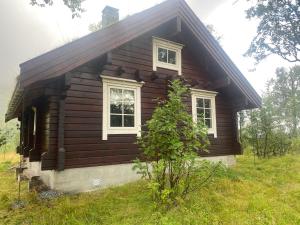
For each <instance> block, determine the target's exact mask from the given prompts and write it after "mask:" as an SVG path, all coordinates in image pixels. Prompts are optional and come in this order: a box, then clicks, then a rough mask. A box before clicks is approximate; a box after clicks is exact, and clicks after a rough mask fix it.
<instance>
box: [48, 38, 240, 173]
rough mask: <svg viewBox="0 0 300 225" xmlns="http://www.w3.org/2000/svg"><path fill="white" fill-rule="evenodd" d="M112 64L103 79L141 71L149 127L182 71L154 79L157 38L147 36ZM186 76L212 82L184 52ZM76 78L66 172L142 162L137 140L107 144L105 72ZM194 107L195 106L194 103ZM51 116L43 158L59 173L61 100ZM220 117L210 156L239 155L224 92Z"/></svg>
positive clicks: (68, 113) (68, 116) (69, 97)
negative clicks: (104, 129)
mask: <svg viewBox="0 0 300 225" xmlns="http://www.w3.org/2000/svg"><path fill="white" fill-rule="evenodd" d="M183 44H184V43H183ZM109 60H110V62H109V63H108V64H106V65H104V67H103V71H102V73H101V74H103V75H109V76H118V75H117V74H116V70H117V68H118V67H120V66H121V67H122V69H123V70H124V73H123V74H122V75H121V77H122V78H130V79H135V75H134V74H135V72H136V70H139V74H140V77H142V79H143V80H144V81H145V85H144V86H143V87H142V91H141V103H142V124H144V123H145V121H147V120H148V119H149V118H150V117H151V114H152V112H153V110H154V109H155V107H156V102H155V101H154V99H156V98H166V94H167V84H168V82H167V77H168V76H170V75H176V74H177V72H176V71H170V70H166V69H160V68H158V71H157V72H156V75H158V76H159V78H157V79H153V75H152V72H153V71H152V38H151V36H144V37H141V38H139V39H136V40H134V41H131V42H129V43H127V44H125V45H123V46H121V47H119V48H117V49H115V50H113V51H112V52H111V54H110V57H109ZM92 70H93V68H91V71H92ZM182 72H183V77H184V78H185V79H187V80H188V81H189V80H190V81H191V80H198V81H202V83H203V84H205V82H207V81H209V79H210V74H208V73H207V72H205V70H204V68H201V67H200V66H199V64H198V63H196V60H194V58H193V56H192V55H191V54H190V51H189V49H187V48H184V49H183V52H182ZM73 74H74V76H72V78H71V80H70V85H69V88H68V90H67V91H66V98H65V122H64V124H65V127H64V128H65V150H66V153H65V168H74V167H86V166H98V165H107V164H117V163H127V162H131V161H132V160H133V159H135V158H136V157H138V156H139V154H140V151H139V149H138V147H137V145H136V144H134V143H135V141H136V135H121V134H120V135H108V140H106V141H102V83H101V79H100V78H99V73H97V72H86V69H83V67H82V68H78V69H77V70H75V71H73ZM200 83H201V82H200ZM203 89H204V88H203ZM188 102H189V103H190V104H191V101H190V100H189V101H188ZM190 108H191V105H190ZM49 112H50V122H49V124H50V127H49V132H50V140H49V141H50V144H49V151H48V153H47V154H46V157H44V159H43V160H44V162H43V165H44V167H43V169H51V168H55V165H56V159H55V157H56V152H57V98H55V97H53V98H52V99H51V101H50V103H49ZM216 116H217V132H218V138H216V139H214V138H213V137H212V136H211V137H210V141H211V146H210V147H209V150H210V152H209V155H227V154H237V153H239V151H240V149H239V147H238V144H237V141H236V127H235V126H236V124H235V120H236V117H235V112H233V109H232V106H231V104H230V99H228V98H227V97H226V95H224V94H222V93H219V94H218V96H217V97H216ZM201 154H203V153H201ZM206 155H207V154H206Z"/></svg>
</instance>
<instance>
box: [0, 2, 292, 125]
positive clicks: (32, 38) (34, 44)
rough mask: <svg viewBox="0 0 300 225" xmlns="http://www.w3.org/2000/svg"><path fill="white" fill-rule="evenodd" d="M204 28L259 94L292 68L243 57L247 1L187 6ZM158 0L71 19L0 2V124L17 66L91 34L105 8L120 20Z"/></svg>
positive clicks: (54, 10) (61, 9)
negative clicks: (282, 71) (277, 75)
mask: <svg viewBox="0 0 300 225" xmlns="http://www.w3.org/2000/svg"><path fill="white" fill-rule="evenodd" d="M186 1H187V3H188V4H189V5H190V7H191V8H192V10H193V11H194V12H195V13H196V14H197V15H198V17H199V18H200V19H201V20H202V21H203V22H204V23H205V24H211V25H213V26H214V28H215V30H216V31H217V33H218V34H219V35H221V36H222V39H221V46H222V47H223V48H224V50H225V51H226V53H227V54H228V55H229V57H230V58H231V59H232V60H233V62H234V63H235V64H236V65H237V67H238V68H239V69H240V70H241V71H242V73H243V74H244V75H245V76H246V78H247V79H248V80H249V82H250V83H251V84H252V85H253V87H254V88H255V89H256V91H257V92H258V93H259V94H262V93H263V90H264V87H265V83H266V81H267V80H268V79H270V78H271V77H273V76H274V74H275V69H276V68H277V67H278V66H285V67H291V66H292V65H291V64H289V63H287V62H285V61H283V60H282V59H280V58H279V57H277V56H271V57H269V58H268V59H267V60H265V61H263V62H261V63H260V64H259V65H257V66H254V61H253V60H252V59H250V58H246V57H243V54H244V53H245V52H246V50H247V48H248V47H249V44H250V42H251V40H252V38H253V37H254V35H255V31H256V26H257V22H256V21H249V20H247V19H246V18H245V10H246V9H247V8H248V4H249V3H248V2H247V1H237V0H210V1H207V0H186ZM160 2H162V0H147V1H146V0H144V1H141V0H130V1H129V0H128V1H125V0H101V1H100V0H86V1H85V2H84V4H83V8H85V10H86V12H85V13H83V14H82V16H81V18H76V19H72V17H71V12H70V10H69V9H68V8H67V7H65V6H64V5H63V4H62V0H55V1H54V5H53V6H52V7H45V8H39V7H36V6H31V5H30V4H29V3H30V0H1V1H0V15H1V16H0V27H1V30H2V31H1V35H0V59H1V60H0V120H1V119H2V117H4V113H5V111H6V107H7V104H8V100H9V98H10V96H11V93H12V91H13V88H14V85H15V80H16V79H15V78H16V76H17V75H18V74H19V64H20V63H22V62H24V61H26V60H29V59H31V58H34V57H36V56H38V55H40V54H42V53H45V52H47V51H49V50H51V49H53V48H56V47H58V46H61V45H63V44H64V43H67V42H70V41H72V40H74V39H76V38H79V37H81V36H84V35H86V34H88V33H89V30H88V26H89V24H92V23H97V22H99V21H100V20H101V11H102V9H103V8H104V7H105V6H106V5H110V6H112V7H116V8H118V9H119V13H120V19H122V18H125V17H126V16H128V15H132V14H134V13H136V12H140V11H142V10H144V9H147V8H149V7H151V6H154V5H156V4H159V3H160Z"/></svg>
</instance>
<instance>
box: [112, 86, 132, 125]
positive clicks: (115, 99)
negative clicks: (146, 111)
mask: <svg viewBox="0 0 300 225" xmlns="http://www.w3.org/2000/svg"><path fill="white" fill-rule="evenodd" d="M134 99H135V93H134V90H127V89H120V88H110V99H109V101H110V127H134V111H135V110H134Z"/></svg>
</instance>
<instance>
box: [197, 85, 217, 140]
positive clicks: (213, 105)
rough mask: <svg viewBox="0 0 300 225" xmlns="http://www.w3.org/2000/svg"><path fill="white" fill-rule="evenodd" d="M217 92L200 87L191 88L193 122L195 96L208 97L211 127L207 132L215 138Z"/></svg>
mask: <svg viewBox="0 0 300 225" xmlns="http://www.w3.org/2000/svg"><path fill="white" fill-rule="evenodd" d="M217 94H218V92H214V91H207V90H201V89H191V95H192V115H193V120H194V122H197V98H204V99H209V100H210V102H211V119H212V121H211V124H212V126H211V128H209V129H208V134H213V135H214V138H217V118H216V100H215V98H216V95H217Z"/></svg>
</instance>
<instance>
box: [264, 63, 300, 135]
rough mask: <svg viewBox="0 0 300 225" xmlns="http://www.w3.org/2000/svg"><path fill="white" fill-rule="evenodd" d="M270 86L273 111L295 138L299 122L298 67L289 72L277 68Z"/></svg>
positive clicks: (299, 78) (299, 77)
mask: <svg viewBox="0 0 300 225" xmlns="http://www.w3.org/2000/svg"><path fill="white" fill-rule="evenodd" d="M270 85H271V88H272V90H273V91H272V96H273V104H274V107H275V110H276V111H277V114H278V116H279V117H280V118H282V121H283V122H284V123H285V124H286V127H287V130H289V131H290V134H291V136H293V137H296V136H297V133H298V126H299V122H300V113H299V112H300V66H294V67H292V68H291V69H290V70H289V71H287V70H286V69H285V68H277V70H276V78H275V79H272V80H271V81H270Z"/></svg>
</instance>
